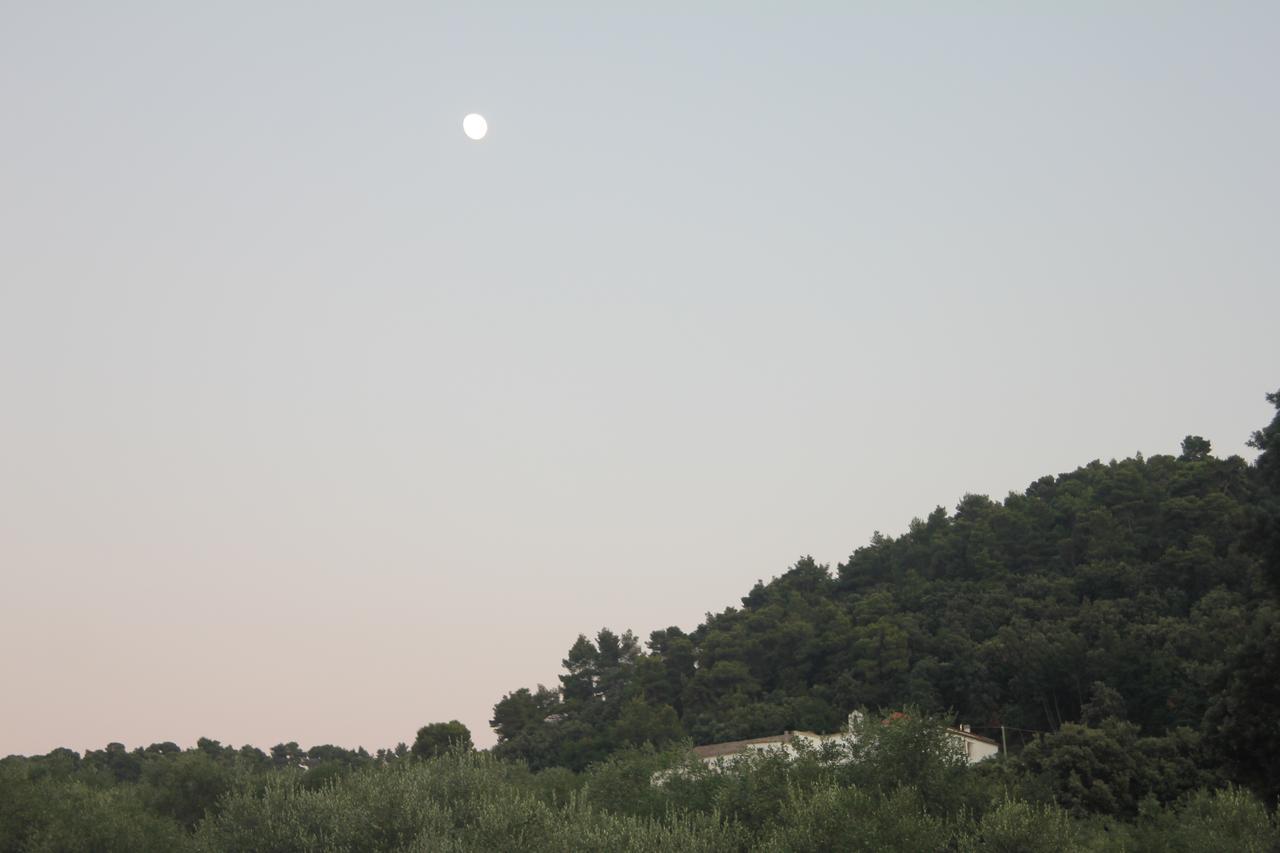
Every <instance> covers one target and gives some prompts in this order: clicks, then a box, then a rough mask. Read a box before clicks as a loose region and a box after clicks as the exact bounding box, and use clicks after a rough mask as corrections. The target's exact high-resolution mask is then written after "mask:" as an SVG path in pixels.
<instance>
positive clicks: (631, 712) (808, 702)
mask: <svg viewBox="0 0 1280 853" xmlns="http://www.w3.org/2000/svg"><path fill="white" fill-rule="evenodd" d="M1268 400H1269V401H1270V402H1272V403H1273V404H1276V405H1277V406H1278V407H1280V396H1277V395H1268ZM1251 444H1252V445H1253V446H1254V447H1255V448H1257V449H1258V450H1259V451H1261V453H1260V456H1259V457H1258V459H1257V461H1256V463H1254V464H1252V465H1251V464H1249V463H1247V462H1246V461H1245V460H1244V459H1242V458H1240V457H1238V456H1231V457H1228V458H1225V459H1221V458H1217V457H1215V456H1214V455H1213V454H1212V452H1211V447H1210V444H1209V442H1208V441H1206V440H1204V439H1203V438H1200V437H1198V436H1188V437H1187V438H1186V440H1185V441H1183V443H1182V448H1181V451H1182V452H1181V454H1180V455H1178V456H1167V455H1160V456H1152V457H1143V456H1141V455H1138V456H1135V457H1133V458H1131V459H1125V460H1122V461H1112V462H1110V463H1108V464H1103V463H1101V462H1092V463H1090V464H1088V465H1086V466H1084V467H1082V468H1079V469H1077V470H1075V471H1072V472H1070V473H1067V474H1062V475H1060V476H1056V477H1054V476H1047V477H1043V478H1041V479H1039V480H1037V481H1036V482H1034V483H1032V484H1031V485H1030V486H1029V487H1028V488H1027V489H1026V490H1025V491H1023V492H1021V493H1014V494H1010V495H1009V496H1008V497H1007V498H1006V499H1005V500H1004V501H1002V502H997V501H993V500H990V499H989V498H986V497H983V496H980V495H967V496H965V498H964V499H963V500H961V501H960V503H959V505H958V506H957V508H956V510H955V512H953V513H948V512H946V511H945V510H943V509H942V508H938V509H936V510H934V511H933V512H932V513H931V514H929V515H928V516H927V517H926V518H924V519H917V520H915V521H913V522H912V524H911V526H910V529H909V530H908V531H907V532H906V533H905V534H903V535H902V536H899V537H889V536H882V535H880V534H876V535H875V536H874V537H873V538H872V540H871V542H870V544H868V545H867V546H866V547H863V548H859V549H858V550H856V551H855V552H854V553H853V555H852V556H851V557H850V558H849V560H848V561H847V562H845V563H842V564H840V565H839V566H837V567H836V569H835V571H834V572H832V571H831V570H830V569H829V567H828V566H824V565H819V564H817V563H815V562H814V561H813V560H812V559H810V558H805V559H802V560H800V561H799V562H798V563H797V564H796V565H795V566H794V567H793V568H791V569H790V570H789V571H787V572H786V573H784V574H783V575H782V576H780V577H777V578H774V579H773V580H772V581H770V582H769V583H763V582H761V583H757V584H756V585H755V587H754V588H753V589H752V590H751V591H750V592H749V593H748V594H747V595H746V596H745V597H744V598H743V599H742V602H741V606H740V607H730V608H728V609H726V610H724V611H723V612H721V613H717V614H714V615H713V614H708V616H707V618H706V620H705V621H704V622H703V623H702V624H701V625H699V626H698V627H697V628H695V629H694V630H692V631H689V632H686V631H683V630H681V629H680V628H678V627H671V628H667V629H665V630H659V631H654V632H653V633H652V634H650V636H649V638H648V641H647V643H646V644H645V645H646V648H644V649H642V648H641V647H640V642H639V640H638V639H637V638H636V637H635V636H634V635H633V634H632V633H630V632H624V633H622V634H618V633H615V632H613V631H610V630H608V629H605V630H602V631H600V632H599V633H597V634H596V635H595V637H594V638H588V637H587V636H579V637H578V639H577V641H576V642H575V643H574V644H573V645H572V647H571V648H570V649H569V650H568V653H567V655H566V657H565V658H564V661H563V665H564V674H563V675H562V676H560V684H558V685H556V686H555V687H553V688H548V687H544V686H541V685H539V686H538V687H536V688H534V689H528V688H522V689H519V690H515V691H513V692H511V693H509V694H507V695H506V696H504V697H503V698H502V699H501V701H499V702H498V703H497V705H496V706H495V708H494V714H493V720H492V725H493V727H494V729H495V731H496V732H497V734H498V738H499V742H498V745H497V747H496V750H495V751H496V753H497V754H498V755H500V756H504V757H509V758H518V759H521V760H523V761H526V762H528V763H529V765H530V766H532V767H534V768H543V767H568V768H571V769H575V770H580V769H583V768H585V767H587V766H588V765H590V764H591V763H592V762H596V761H600V760H602V759H604V758H606V757H607V756H608V755H610V754H611V753H613V752H614V751H616V750H618V749H622V748H626V747H629V746H635V745H638V744H641V743H654V744H657V745H662V744H664V743H669V742H675V741H678V740H681V739H683V738H691V739H692V740H693V741H694V742H696V743H708V742H716V741H725V740H734V739H739V738H749V737H756V736H763V735H770V734H776V733H780V732H782V731H785V730H789V729H791V730H811V731H818V732H831V731H835V730H837V729H838V727H839V726H840V724H841V723H842V722H843V720H844V719H845V716H846V715H847V714H848V712H849V711H850V709H852V708H856V707H860V706H869V707H873V708H874V707H900V706H902V705H905V704H912V705H915V706H918V707H920V708H922V709H924V710H926V711H931V712H950V713H952V714H954V715H956V716H957V717H958V718H959V719H960V720H962V721H965V722H969V723H971V724H973V725H974V726H975V729H976V730H978V731H980V732H981V733H983V734H987V735H993V736H997V737H998V736H999V733H1000V732H1001V731H1002V727H1003V732H1004V733H1005V735H1006V736H1007V737H1009V736H1011V737H1012V742H1011V743H1010V746H1011V748H1013V749H1021V748H1022V747H1023V746H1027V748H1029V749H1033V750H1034V752H1033V754H1035V755H1039V756H1042V758H1041V759H1039V760H1040V762H1041V764H1042V765H1043V768H1044V772H1045V773H1046V774H1049V775H1052V774H1059V775H1064V776H1065V777H1067V778H1070V779H1077V778H1078V779H1080V780H1081V781H1080V783H1079V784H1080V785H1081V786H1083V788H1084V790H1082V791H1079V792H1069V791H1066V790H1064V791H1063V792H1062V793H1063V795H1064V796H1066V797H1069V798H1070V799H1071V801H1072V802H1079V803H1082V804H1084V805H1086V806H1087V807H1089V808H1091V809H1096V810H1099V811H1102V812H1108V813H1110V812H1115V813H1127V814H1132V813H1134V812H1135V810H1136V808H1137V801H1136V800H1135V798H1134V796H1132V795H1131V794H1128V793H1125V792H1123V791H1112V792H1111V793H1110V794H1103V793H1101V791H1102V788H1101V787H1100V786H1099V785H1097V784H1092V785H1091V784H1090V783H1089V782H1088V780H1089V779H1090V778H1092V777H1094V776H1099V775H1102V774H1105V772H1107V769H1114V768H1117V767H1121V766H1128V765H1132V764H1141V765H1144V766H1145V765H1147V764H1149V763H1150V762H1151V761H1153V760H1156V759H1155V757H1157V756H1158V757H1159V760H1160V761H1164V762H1166V763H1170V764H1171V765H1176V766H1178V767H1180V768H1182V770H1183V771H1185V773H1186V774H1187V775H1186V778H1187V779H1189V780H1193V782H1192V784H1193V786H1194V785H1198V784H1200V783H1202V782H1203V783H1205V784H1216V783H1219V782H1223V781H1232V782H1236V783H1239V784H1244V785H1248V786H1250V787H1251V788H1252V789H1253V790H1255V791H1257V792H1258V793H1259V794H1261V795H1262V796H1263V797H1265V798H1266V799H1267V800H1268V801H1273V800H1274V798H1275V797H1276V796H1277V795H1280V723H1278V722H1277V721H1278V720H1280V604H1278V598H1277V583H1278V582H1280V532H1277V531H1278V530H1280V414H1278V415H1277V417H1276V419H1275V420H1273V421H1272V422H1271V424H1270V425H1268V426H1267V427H1265V428H1264V429H1262V430H1260V431H1259V432H1257V433H1255V434H1254V436H1253V437H1252V440H1251ZM1065 755H1072V756H1077V758H1076V759H1073V760H1077V761H1078V762H1079V764H1080V766H1063V765H1062V762H1063V761H1065V760H1067V759H1065V758H1064V757H1063V756H1065ZM1089 762H1099V764H1100V767H1101V768H1102V769H1100V770H1098V771H1096V772H1095V771H1093V770H1091V769H1090V768H1089V766H1088V765H1089ZM1064 784H1065V783H1064Z"/></svg>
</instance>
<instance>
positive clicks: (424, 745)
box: [410, 720, 475, 758]
mask: <svg viewBox="0 0 1280 853" xmlns="http://www.w3.org/2000/svg"><path fill="white" fill-rule="evenodd" d="M449 749H462V750H470V749H475V746H474V745H473V744H472V743H471V730H470V729H468V728H467V727H466V726H464V725H463V724H462V723H460V722H458V721H457V720H450V721H449V722H447V723H430V724H428V725H425V726H423V727H422V728H420V729H418V736H417V737H416V738H415V739H414V741H413V747H412V748H411V750H410V751H411V752H412V753H413V754H414V755H415V756H416V757H418V758H435V757H436V756H438V755H443V754H444V753H445V752H446V751H447V750H449Z"/></svg>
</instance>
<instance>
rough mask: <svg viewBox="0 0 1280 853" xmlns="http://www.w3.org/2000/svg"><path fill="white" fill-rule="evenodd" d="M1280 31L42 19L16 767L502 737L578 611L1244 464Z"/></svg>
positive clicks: (9, 346) (1073, 10)
mask: <svg viewBox="0 0 1280 853" xmlns="http://www.w3.org/2000/svg"><path fill="white" fill-rule="evenodd" d="M1278 24H1280V6H1277V5H1275V4H1270V5H1268V4H1243V3H1231V2H1228V3H1225V4H1214V5H1213V6H1212V7H1210V6H1207V5H1201V6H1190V5H1171V4H1164V3H1158V4H1157V3H1151V4H1143V3H1139V4H1136V5H1129V6H1125V7H1106V8H1105V9H1104V8H1103V7H1096V8H1095V7H1092V6H1090V7H1084V6H1076V5H1070V6H1064V7H1063V8H1061V9H1058V10H1056V11H1055V10H1044V9H1039V8H1037V9H1034V10H1030V9H1029V10H1018V9H1012V8H1008V9H1000V10H997V9H994V8H992V7H989V6H982V5H978V4H973V5H972V6H970V7H968V8H967V9H964V10H960V9H957V8H954V7H947V8H946V9H945V10H940V11H937V12H933V13H930V14H929V15H928V16H925V17H922V16H920V15H917V14H914V13H912V14H908V13H906V12H903V11H899V10H897V9H896V7H894V6H892V5H890V4H885V5H883V6H878V7H877V6H876V5H874V4H873V5H871V6H865V5H859V6H858V7H857V8H856V9H855V8H852V7H850V8H848V9H835V8H832V9H831V10H829V11H827V12H819V11H810V12H807V13H798V12H793V13H791V14H787V15H783V14H781V13H770V12H767V11H755V12H748V11H744V10H742V9H741V8H740V7H739V6H738V5H733V6H730V5H728V4H725V5H723V6H722V7H720V8H719V9H718V10H716V9H715V8H712V7H705V8H702V10H701V11H700V12H699V14H697V15H692V14H674V13H671V14H667V13H661V12H658V11H655V10H651V9H646V10H645V13H644V14H641V13H640V12H639V11H635V10H633V11H630V12H628V11H622V10H620V9H613V8H609V9H604V10H593V11H591V12H589V13H588V12H585V11H582V10H579V9H573V8H571V7H570V6H568V5H561V6H557V5H554V4H553V6H552V7H551V8H544V7H542V6H539V8H538V9H537V10H534V9H533V8H528V9H525V8H515V9H512V10H508V11H507V12H504V13H501V14H499V13H496V12H494V11H493V10H489V11H483V10H481V9H479V8H477V7H473V6H472V5H470V4H452V5H451V4H444V5H441V4H431V5H430V7H429V8H427V7H419V6H413V7H411V6H406V5H403V4H385V3H373V4H361V5H359V6H357V5H355V4H346V5H343V4H338V5H332V4H327V5H325V6H324V8H311V7H307V8H305V9H290V10H283V9H279V8H264V7H262V6H260V5H258V4H254V5H250V4H247V3H241V2H232V3H230V4H221V3H220V4H206V5H203V6H192V5H190V4H180V5H179V4H167V3H159V2H144V3H142V4H141V5H131V6H130V8H129V10H128V12H127V13H126V12H125V11H124V10H121V9H117V8H115V7H113V6H110V5H108V4H96V5H95V4H87V3H82V4H71V5H70V6H67V5H63V4H58V5H56V6H55V5H50V4H38V3H28V4H18V5H14V6H13V7H12V8H10V9H8V10H7V11H6V13H5V15H4V26H2V27H0V114H2V115H3V116H4V124H5V132H4V152H5V153H4V156H3V157H2V158H0V188H2V189H0V235H3V236H0V394H2V397H0V399H2V400H3V403H2V404H0V406H2V408H0V684H3V685H4V694H5V701H3V702H0V755H3V754H6V753H13V752H17V753H41V752H45V751H48V750H49V749H52V748H54V747H58V746H68V747H72V748H75V749H78V750H82V749H85V748H100V747H101V746H103V745H104V744H106V743H108V742H110V741H119V742H122V743H124V744H126V745H128V746H129V747H134V746H139V745H146V744H149V743H152V742H156V741H166V740H171V741H174V742H177V743H179V744H181V745H184V746H185V745H190V744H192V743H194V742H195V740H196V738H198V737H201V736H207V737H211V738H215V739H218V740H221V741H222V742H223V743H230V744H235V745H240V744H244V743H252V744H255V745H257V746H259V747H262V748H269V747H270V746H271V745H272V744H275V743H278V742H282V741H298V742H299V743H301V744H302V745H304V746H309V745H313V744H319V743H336V744H340V745H344V746H351V747H354V746H356V745H363V746H365V747H366V748H368V749H370V750H373V749H377V748H379V747H388V746H393V745H394V744H395V743H396V742H398V741H411V740H412V739H413V735H414V732H415V731H416V729H417V728H418V727H419V726H422V725H424V724H425V723H428V722H432V721H438V720H449V719H459V720H461V721H463V722H464V723H466V724H467V725H468V726H469V727H470V728H471V730H472V732H473V733H474V736H475V739H476V741H477V743H479V744H481V745H487V744H490V743H492V742H493V735H492V733H491V732H490V731H489V728H488V719H489V715H490V712H491V709H492V707H493V704H494V702H495V701H497V700H498V699H499V698H500V697H501V696H502V695H503V694H504V693H506V692H508V691H510V690H514V689H516V688H519V687H521V686H530V687H532V686H534V685H536V684H537V683H539V682H541V683H544V684H549V685H553V684H555V683H556V676H557V674H558V673H559V662H560V660H561V658H562V657H563V656H564V654H565V651H566V650H567V649H568V647H569V646H570V644H571V643H572V642H573V639H574V638H575V636H576V635H577V634H578V633H579V632H587V633H591V632H595V631H597V630H598V629H599V628H600V627H602V626H609V627H611V628H614V629H617V630H619V631H621V630H623V629H627V628H630V629H632V630H634V631H636V632H637V634H639V635H640V636H641V637H645V636H647V635H648V633H649V632H650V631H652V630H654V629H657V628H663V627H666V626H668V625H673V624H674V625H680V626H682V627H684V628H686V629H688V628H692V627H694V626H695V625H696V624H697V623H698V622H699V621H700V620H701V619H702V617H703V614H705V613H706V612H708V611H718V610H720V609H722V608H724V607H726V606H729V605H734V604H736V603H738V599H739V597H740V596H742V595H744V594H746V593H747V591H748V590H749V589H750V588H751V585H752V584H753V583H754V582H755V580H756V579H757V578H767V577H769V576H772V575H774V574H777V573H780V572H782V571H783V570H785V569H786V568H787V567H788V566H789V565H790V564H792V563H793V562H794V561H795V560H796V559H797V558H798V557H800V556H802V555H805V554H813V555H814V556H815V557H816V558H818V559H819V560H820V561H822V562H830V563H832V564H833V565H834V564H835V563H836V562H839V561H840V560H843V559H845V558H846V557H847V555H848V554H849V553H850V552H851V551H852V550H853V549H854V548H857V547H858V546H860V545H862V544H865V543H866V542H867V540H868V539H869V538H870V536H871V534H872V532H873V531H874V530H881V531H884V532H886V533H898V532H901V531H903V530H905V529H906V527H907V525H908V523H909V522H910V520H911V519H912V517H913V516H920V515H925V514H927V513H928V512H929V511H930V510H932V509H933V508H934V507H935V506H937V505H943V506H948V507H952V506H954V505H955V503H956V502H957V501H958V500H959V499H960V498H961V497H962V496H963V495H964V494H965V493H966V492H983V493H987V494H990V495H992V496H994V497H997V498H999V497H1003V496H1004V495H1005V494H1007V493H1008V492H1009V491H1010V490H1020V489H1023V488H1025V487H1026V486H1027V484H1028V483H1030V482H1031V481H1032V480H1034V479H1035V478H1037V477H1039V476H1041V475H1043V474H1046V473H1057V472H1061V471H1066V470H1070V469H1072V468H1074V467H1076V466H1077V465H1080V464H1084V463H1087V462H1088V461H1090V460H1092V459H1103V460H1106V459H1110V458H1113V457H1124V456H1128V455H1131V454H1132V453H1134V452H1135V451H1142V452H1144V453H1147V454H1154V453H1167V452H1177V448H1178V443H1179V441H1180V440H1181V438H1182V437H1183V436H1184V435H1186V434H1188V433H1196V434H1200V435H1203V436H1206V437H1208V438H1210V439H1211V440H1212V441H1213V442H1214V447H1215V451H1216V452H1217V453H1219V454H1222V455H1226V454H1231V453H1241V454H1245V455H1247V456H1248V458H1253V455H1252V452H1251V451H1249V450H1248V449H1247V448H1246V447H1245V439H1246V438H1247V437H1248V435H1249V433H1250V432H1251V431H1252V430H1254V429H1256V428H1258V427H1260V426H1261V425H1262V424H1263V423H1265V422H1266V421H1267V420H1268V419H1269V417H1270V414H1269V413H1270V411H1271V409H1270V407H1269V406H1268V405H1267V404H1266V402H1265V401H1264V399H1263V395H1264V393H1265V392H1267V391H1273V390H1275V383H1276V373H1275V368H1276V365H1277V364H1280V343H1278V342H1277V338H1276V335H1275V334H1274V329H1273V328H1272V325H1273V318H1274V317H1276V316H1277V314H1280V288H1277V287H1276V281H1277V280H1280V248H1278V247H1280V239H1277V235H1276V233H1275V224H1276V222H1277V221H1280V217H1278V216H1277V209H1276V204H1277V203H1276V200H1277V199H1278V198H1280V167H1278V166H1277V160H1276V158H1275V152H1276V151H1280V110H1278V109H1276V106H1277V104H1276V92H1275V81H1276V80H1277V79H1280V52H1277V51H1276V50H1275V49H1274V45H1275V40H1276V34H1277V31H1278V29H1280V28H1278V26H1277V25H1278ZM472 110H480V111H481V112H483V114H484V115H485V116H486V117H488V118H489V119H490V120H491V121H492V122H493V123H494V127H500V128H501V133H490V134H489V135H488V137H487V138H486V139H485V140H484V144H483V145H475V144H472V143H471V142H470V141H468V140H467V138H466V137H465V136H463V135H462V134H461V133H459V127H460V125H459V122H460V120H461V118H462V117H463V116H464V115H466V114H467V113H469V112H471V111H472Z"/></svg>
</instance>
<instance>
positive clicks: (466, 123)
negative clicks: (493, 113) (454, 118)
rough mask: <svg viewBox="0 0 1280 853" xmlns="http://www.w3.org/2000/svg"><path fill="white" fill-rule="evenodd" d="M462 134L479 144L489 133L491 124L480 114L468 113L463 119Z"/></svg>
mask: <svg viewBox="0 0 1280 853" xmlns="http://www.w3.org/2000/svg"><path fill="white" fill-rule="evenodd" d="M462 132H463V133H465V134H466V135H467V138H468V139H470V140H471V141H472V142H479V141H480V140H481V139H484V135H485V134H486V133H488V132H489V122H487V121H485V120H484V116H482V115H480V114H479V113H468V114H467V115H466V117H464V118H463V119H462Z"/></svg>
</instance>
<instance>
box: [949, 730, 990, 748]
mask: <svg viewBox="0 0 1280 853" xmlns="http://www.w3.org/2000/svg"><path fill="white" fill-rule="evenodd" d="M947 732H948V733H950V734H953V735H960V736H961V737H967V738H969V739H970V740H976V741H981V742H982V743H989V744H991V745H992V746H999V745H1000V744H999V742H997V741H994V740H992V739H991V738H989V737H983V736H982V735H976V734H974V733H973V732H966V731H965V730H964V729H947Z"/></svg>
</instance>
